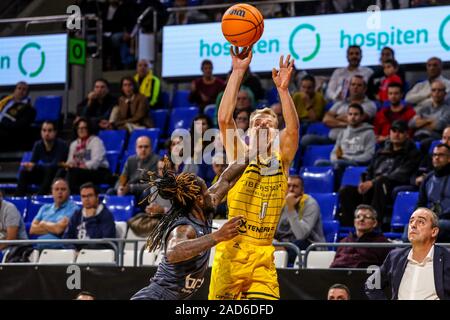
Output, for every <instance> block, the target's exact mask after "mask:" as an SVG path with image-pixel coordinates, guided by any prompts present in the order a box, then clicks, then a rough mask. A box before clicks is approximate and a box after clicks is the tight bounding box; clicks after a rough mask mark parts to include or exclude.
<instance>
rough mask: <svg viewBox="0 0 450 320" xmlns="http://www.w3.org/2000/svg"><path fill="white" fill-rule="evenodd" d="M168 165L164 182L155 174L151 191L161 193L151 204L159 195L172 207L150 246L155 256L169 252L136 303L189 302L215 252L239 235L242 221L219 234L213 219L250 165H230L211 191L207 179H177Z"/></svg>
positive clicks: (234, 221) (236, 219)
mask: <svg viewBox="0 0 450 320" xmlns="http://www.w3.org/2000/svg"><path fill="white" fill-rule="evenodd" d="M165 164H166V165H165V167H164V170H163V176H162V177H158V176H157V175H156V174H155V173H153V172H149V187H150V188H153V189H155V191H154V192H153V193H152V194H150V195H149V198H148V199H149V201H152V199H153V198H154V197H156V195H157V194H158V195H159V196H161V197H162V198H164V199H169V200H170V201H171V202H172V207H171V209H170V210H169V211H168V212H167V213H166V214H165V215H164V216H163V218H162V219H161V220H160V222H159V223H158V225H157V226H156V228H155V229H154V230H153V231H152V232H151V234H150V235H149V238H148V241H147V245H148V246H149V247H150V251H152V250H155V249H158V248H160V247H163V249H164V251H165V255H164V258H163V260H162V262H161V263H160V264H159V266H158V270H157V271H156V274H155V275H154V277H153V278H152V279H151V280H150V285H149V286H147V287H145V288H143V289H142V290H140V291H139V292H137V293H136V294H135V295H134V296H133V297H132V298H131V299H132V300H181V299H187V298H189V297H190V296H192V294H194V293H195V291H197V290H198V289H199V288H200V287H201V286H202V284H203V282H204V274H205V271H206V269H207V267H208V261H209V254H210V249H211V248H212V247H213V246H215V245H216V244H218V243H220V242H222V241H226V240H230V239H232V238H234V237H235V236H237V235H238V227H239V224H240V219H241V218H242V217H240V216H236V217H234V218H233V219H231V220H229V221H227V222H226V223H225V224H224V225H223V226H222V227H221V228H220V229H219V230H217V231H215V232H213V233H211V223H212V221H211V217H212V215H213V213H214V206H215V205H218V204H219V203H220V200H222V198H223V197H224V196H225V194H226V193H227V192H228V190H229V189H230V188H231V187H232V186H233V184H234V183H235V182H236V180H237V178H238V177H239V176H240V175H241V174H242V172H243V171H244V169H245V167H246V165H238V164H237V163H233V164H230V165H229V166H228V168H227V169H226V170H225V171H224V172H223V173H222V175H221V176H220V178H219V180H218V181H217V183H215V184H214V185H213V186H211V187H210V188H209V190H208V189H207V187H206V183H205V182H204V181H203V179H201V178H199V177H197V176H195V175H194V174H192V173H181V174H179V175H178V176H176V175H175V174H174V172H173V171H170V170H169V169H168V159H167V158H166V159H165ZM155 187H156V188H155Z"/></svg>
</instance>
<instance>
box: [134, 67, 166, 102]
mask: <svg viewBox="0 0 450 320" xmlns="http://www.w3.org/2000/svg"><path fill="white" fill-rule="evenodd" d="M149 66H150V62H149V61H148V60H145V59H141V60H139V61H138V63H137V68H136V72H137V73H136V74H135V75H134V81H136V83H137V85H138V87H139V93H140V94H143V95H144V96H146V97H147V99H148V101H149V104H150V107H155V106H157V104H158V102H159V94H160V91H161V82H160V80H159V78H158V77H157V76H155V75H154V74H153V70H151V69H150V68H149Z"/></svg>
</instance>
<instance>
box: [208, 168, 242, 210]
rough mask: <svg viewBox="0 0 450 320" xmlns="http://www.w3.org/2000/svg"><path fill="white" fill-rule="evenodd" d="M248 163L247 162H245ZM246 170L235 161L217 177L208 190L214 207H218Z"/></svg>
mask: <svg viewBox="0 0 450 320" xmlns="http://www.w3.org/2000/svg"><path fill="white" fill-rule="evenodd" d="M246 162H248V160H247V161H246ZM245 168H247V163H246V164H238V163H237V162H236V161H233V162H231V163H230V164H229V165H228V167H227V168H226V169H225V171H224V172H222V174H221V175H220V177H219V180H217V182H216V183H214V184H213V185H212V186H211V187H210V188H209V189H208V191H209V193H210V195H211V197H212V200H213V204H214V206H218V205H219V204H220V202H221V201H222V199H223V197H225V195H226V194H227V193H228V191H229V190H230V189H231V188H232V187H233V186H234V184H235V183H236V181H237V180H238V179H239V177H240V176H241V175H242V173H243V172H244V171H245Z"/></svg>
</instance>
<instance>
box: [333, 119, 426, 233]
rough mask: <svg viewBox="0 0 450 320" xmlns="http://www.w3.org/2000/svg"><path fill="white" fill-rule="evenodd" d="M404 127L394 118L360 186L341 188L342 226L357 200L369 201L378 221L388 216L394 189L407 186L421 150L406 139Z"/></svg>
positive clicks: (405, 125)
mask: <svg viewBox="0 0 450 320" xmlns="http://www.w3.org/2000/svg"><path fill="white" fill-rule="evenodd" d="M407 129H408V125H407V124H406V123H405V122H404V121H401V120H400V121H395V122H394V123H393V124H392V127H391V131H390V139H389V140H386V142H385V144H384V147H383V148H380V149H379V150H378V151H377V152H376V154H375V157H374V158H373V159H372V161H371V163H370V165H369V166H368V168H367V171H366V172H365V173H364V174H363V177H362V182H361V183H360V184H359V186H358V187H354V186H343V187H342V188H341V190H340V191H339V198H340V200H341V217H340V220H341V224H342V225H345V226H350V225H352V217H353V213H354V211H355V207H356V206H357V205H358V204H360V203H364V204H370V205H371V206H372V207H373V208H374V209H375V210H376V211H377V213H378V218H379V222H383V218H384V217H386V216H387V215H388V213H389V209H388V206H389V205H390V204H392V202H393V199H392V196H391V193H392V191H393V189H394V188H395V187H397V186H400V185H407V184H408V183H409V178H410V176H412V175H413V173H414V172H415V171H416V170H417V167H418V165H419V162H420V152H419V150H417V148H416V146H415V144H414V142H412V141H411V140H409V139H408V134H407Z"/></svg>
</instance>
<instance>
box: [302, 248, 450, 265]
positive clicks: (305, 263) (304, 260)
mask: <svg viewBox="0 0 450 320" xmlns="http://www.w3.org/2000/svg"><path fill="white" fill-rule="evenodd" d="M436 245H440V246H443V247H449V248H450V243H436ZM328 247H353V248H398V247H402V248H405V247H411V243H400V242H398V243H385V242H374V243H361V242H345V243H327V242H316V243H312V244H311V245H309V246H308V248H306V251H305V253H304V257H303V264H301V266H302V269H306V266H307V265H308V264H307V263H308V255H309V253H310V252H311V251H313V250H316V249H317V248H328ZM300 261H301V260H300ZM352 269H358V268H352ZM364 269H366V268H364Z"/></svg>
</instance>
